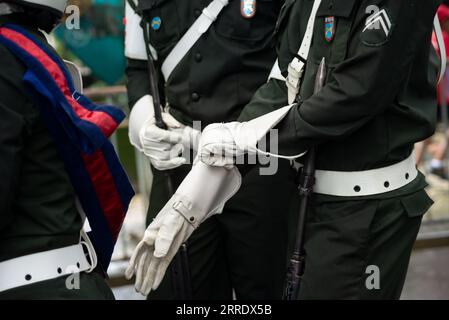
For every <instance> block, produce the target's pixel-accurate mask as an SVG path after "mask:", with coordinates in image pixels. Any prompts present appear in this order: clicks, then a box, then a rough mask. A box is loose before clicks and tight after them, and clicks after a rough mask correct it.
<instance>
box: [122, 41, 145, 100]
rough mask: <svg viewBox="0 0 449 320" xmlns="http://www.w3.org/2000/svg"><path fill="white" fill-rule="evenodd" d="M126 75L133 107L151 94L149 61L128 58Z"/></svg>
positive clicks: (129, 98) (129, 97)
mask: <svg viewBox="0 0 449 320" xmlns="http://www.w3.org/2000/svg"><path fill="white" fill-rule="evenodd" d="M142 41H143V40H142ZM126 76H127V79H128V81H127V89H128V102H129V106H130V108H132V107H133V106H134V104H135V103H136V102H137V101H139V99H140V98H142V97H143V96H145V95H148V94H151V92H150V79H149V73H148V66H147V61H144V60H135V59H128V65H127V68H126Z"/></svg>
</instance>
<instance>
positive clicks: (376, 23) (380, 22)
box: [361, 9, 394, 47]
mask: <svg viewBox="0 0 449 320" xmlns="http://www.w3.org/2000/svg"><path fill="white" fill-rule="evenodd" d="M393 27H394V25H393V22H392V20H391V18H390V15H389V14H388V11H387V10H386V9H380V10H377V11H375V12H374V13H373V14H372V15H370V16H369V17H368V18H367V19H366V21H365V26H364V28H363V31H362V34H361V40H362V42H363V43H364V44H365V45H367V46H371V47H378V46H382V45H384V44H385V43H387V42H388V40H389V39H390V35H391V33H392V30H393Z"/></svg>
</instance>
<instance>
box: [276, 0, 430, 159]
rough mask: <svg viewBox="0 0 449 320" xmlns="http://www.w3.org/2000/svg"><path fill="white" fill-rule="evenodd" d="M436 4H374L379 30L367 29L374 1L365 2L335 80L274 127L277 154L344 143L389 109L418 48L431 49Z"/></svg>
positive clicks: (391, 0) (401, 0) (404, 0)
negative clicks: (377, 8)
mask: <svg viewBox="0 0 449 320" xmlns="http://www.w3.org/2000/svg"><path fill="white" fill-rule="evenodd" d="M437 2H438V1H429V3H427V2H426V4H423V3H421V2H418V3H415V2H414V1H413V2H411V1H409V0H387V1H378V3H379V7H380V9H381V10H384V13H385V14H383V13H382V14H381V16H382V17H381V18H380V19H383V21H380V20H377V21H380V24H379V26H380V28H368V29H366V23H367V18H368V15H367V14H366V13H365V10H366V8H367V6H368V5H369V4H370V3H372V1H363V2H362V4H361V6H360V9H359V11H358V13H356V19H355V21H354V25H353V28H352V31H351V35H350V40H349V43H350V45H349V48H348V57H347V58H346V60H345V61H343V62H342V63H340V64H339V65H337V66H335V69H334V72H333V81H331V82H329V83H328V84H327V85H325V87H324V88H323V89H322V91H321V92H320V93H318V94H316V95H314V96H312V97H311V98H310V99H307V100H305V101H303V102H302V103H300V104H299V105H298V107H296V108H294V109H292V110H291V111H290V113H289V114H288V116H287V117H286V118H285V119H284V120H283V121H282V122H281V123H280V125H279V126H278V129H279V150H280V152H281V153H282V154H298V153H301V152H304V151H305V150H307V149H308V148H309V147H310V146H313V145H317V144H319V143H322V142H326V141H330V140H337V139H344V138H345V137H347V136H349V135H351V134H352V133H354V132H355V131H356V130H358V129H359V128H361V127H362V126H364V125H365V124H366V123H368V122H369V121H370V120H371V119H372V118H374V117H375V116H377V115H379V114H381V113H382V112H383V111H384V110H385V108H387V107H388V106H390V105H391V104H392V103H393V102H394V99H395V97H396V95H398V93H399V92H400V90H401V87H402V86H403V84H404V83H405V82H407V77H408V76H409V74H408V71H409V70H411V66H412V64H413V60H414V56H415V53H416V52H417V48H418V46H428V47H429V50H430V35H431V30H432V22H433V17H434V14H435V11H436V6H437ZM387 19H388V20H387ZM389 23H391V25H389ZM337 28H338V26H337ZM428 39H429V42H428V43H426V41H427V40H428ZM424 70H425V71H424ZM423 72H427V69H426V67H425V66H423ZM435 81H436V79H435Z"/></svg>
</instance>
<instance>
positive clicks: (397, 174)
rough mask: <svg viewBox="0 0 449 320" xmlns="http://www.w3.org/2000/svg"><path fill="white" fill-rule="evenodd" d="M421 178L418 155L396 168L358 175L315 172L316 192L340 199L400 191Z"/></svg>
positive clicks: (337, 172) (354, 173)
mask: <svg viewBox="0 0 449 320" xmlns="http://www.w3.org/2000/svg"><path fill="white" fill-rule="evenodd" d="M417 176H418V170H417V168H416V160H415V154H414V153H412V154H411V155H410V156H409V157H408V158H407V159H405V160H403V161H401V162H399V163H396V164H394V165H392V166H389V167H385V168H380V169H374V170H366V171H355V172H343V171H325V170H317V171H316V172H315V178H316V183H315V186H314V192H315V193H317V194H324V195H330V196H338V197H363V196H371V195H377V194H382V193H387V192H391V191H394V190H397V189H400V188H402V187H404V186H406V185H407V184H409V183H410V182H412V181H413V180H415V178H416V177H417Z"/></svg>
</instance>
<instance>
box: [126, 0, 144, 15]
mask: <svg viewBox="0 0 449 320" xmlns="http://www.w3.org/2000/svg"><path fill="white" fill-rule="evenodd" d="M126 1H127V2H128V4H129V6H130V7H131V9H133V10H134V12H135V13H136V14H138V15H139V16H142V13H140V12H139V11H138V10H137V5H136V3H135V2H134V0H126Z"/></svg>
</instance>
